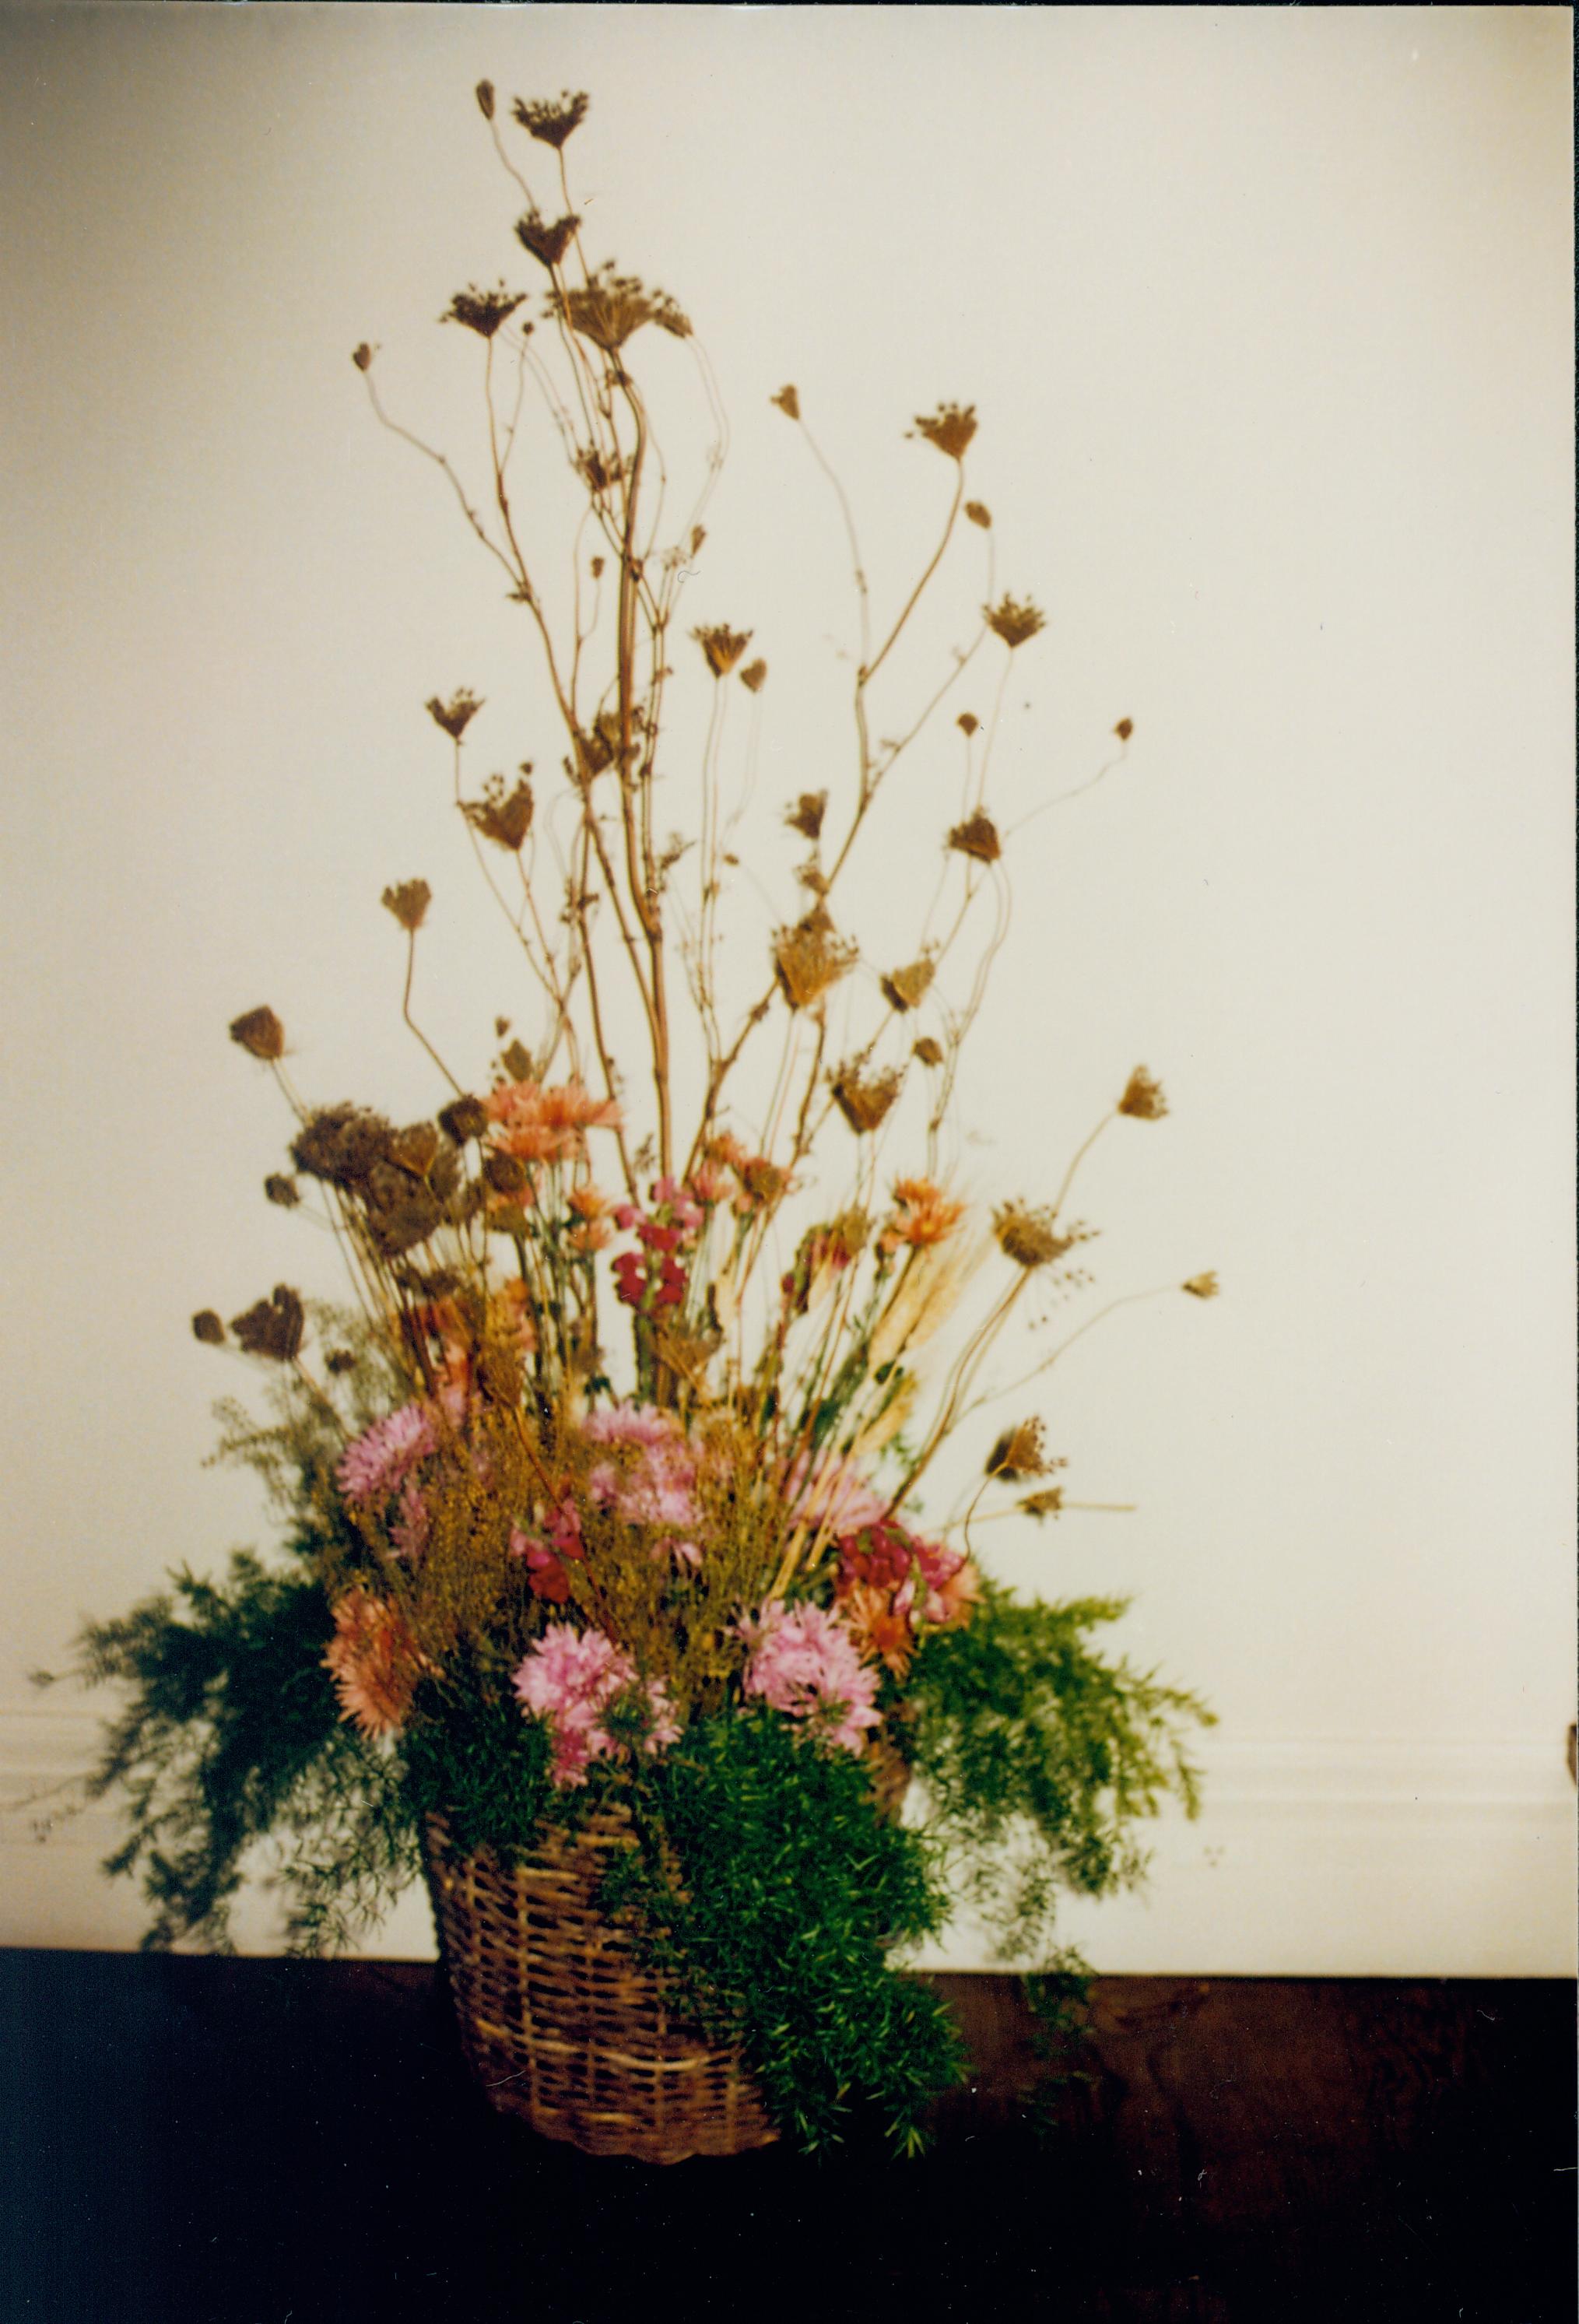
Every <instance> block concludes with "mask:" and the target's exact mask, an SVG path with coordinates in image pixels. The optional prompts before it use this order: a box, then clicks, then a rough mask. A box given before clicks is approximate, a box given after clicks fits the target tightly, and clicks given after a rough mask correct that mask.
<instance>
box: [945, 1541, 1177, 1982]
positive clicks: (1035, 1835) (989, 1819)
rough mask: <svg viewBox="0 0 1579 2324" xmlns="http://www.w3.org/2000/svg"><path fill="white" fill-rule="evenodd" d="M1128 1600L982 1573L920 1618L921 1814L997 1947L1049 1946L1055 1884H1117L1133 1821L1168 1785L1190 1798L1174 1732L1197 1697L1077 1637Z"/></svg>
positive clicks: (1135, 1862) (1114, 1615)
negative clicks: (1053, 1597) (969, 1609)
mask: <svg viewBox="0 0 1579 2324" xmlns="http://www.w3.org/2000/svg"><path fill="white" fill-rule="evenodd" d="M1127 1602H1128V1601H1127V1600H1123V1599H1121V1598H1082V1599H1075V1600H1070V1601H1069V1602H1067V1603H1066V1604H1062V1605H1059V1604H1048V1603H1040V1602H1039V1603H1034V1604H1030V1605H1025V1604H1021V1603H1020V1601H1019V1600H1017V1599H1016V1598H1015V1597H1014V1596H1013V1594H1012V1592H1011V1591H1008V1590H1006V1589H1004V1588H1003V1587H1002V1585H1001V1584H999V1583H996V1582H989V1581H986V1580H985V1579H983V1585H982V1602H981V1603H980V1605H979V1606H978V1608H977V1609H976V1612H975V1616H974V1619H973V1620H972V1621H971V1623H970V1624H969V1626H968V1627H967V1628H963V1629H957V1630H939V1631H935V1632H933V1633H932V1634H931V1635H930V1636H929V1637H928V1639H927V1640H926V1641H925V1643H924V1645H923V1646H922V1647H921V1649H920V1652H919V1654H918V1655H917V1656H916V1659H915V1662H914V1665H912V1668H911V1671H910V1674H909V1676H908V1679H907V1683H906V1690H905V1691H906V1693H907V1695H908V1697H909V1701H910V1712H911V1717H910V1723H909V1743H908V1750H909V1754H910V1759H911V1764H912V1767H913V1770H914V1772H915V1774H916V1775H917V1776H918V1777H919V1780H920V1782H921V1784H922V1785H923V1786H924V1788H925V1792H926V1798H927V1811H928V1821H929V1824H930V1826H931V1828H932V1829H933V1830H935V1831H936V1832H937V1835H938V1837H939V1839H940V1840H942V1841H944V1842H945V1844H946V1846H947V1847H948V1849H949V1851H950V1854H951V1857H952V1858H953V1861H954V1867H955V1872H956V1879H957V1881H958V1884H959V1888H960V1893H961V1894H962V1896H963V1898H964V1900H965V1902H966V1903H967V1904H970V1905H972V1906H973V1907H974V1909H975V1910H976V1911H977V1912H978V1913H980V1914H982V1915H983V1918H984V1919H985V1920H986V1921H987V1922H988V1923H989V1924H990V1925H991V1926H992V1927H993V1929H994V1931H995V1932H996V1934H997V1936H998V1940H999V1944H1000V1947H1001V1950H1002V1957H1003V1958H1004V1959H1006V1960H1030V1961H1032V1962H1035V1963H1039V1964H1045V1963H1046V1962H1047V1961H1048V1960H1051V1961H1054V1962H1057V1960H1059V1959H1061V1958H1062V1957H1061V1956H1059V1955H1058V1953H1057V1947H1056V1943H1055V1940H1054V1934H1053V1932H1054V1924H1055V1921H1056V1916H1057V1899H1058V1896H1059V1895H1060V1894H1061V1893H1064V1892H1067V1891H1074V1892H1076V1893H1077V1894H1079V1895H1087V1896H1101V1895H1107V1894H1109V1893H1110V1892H1111V1891H1113V1890H1114V1889H1117V1888H1121V1887H1124V1886H1130V1885H1131V1884H1132V1883H1133V1882H1134V1881H1135V1880H1137V1879H1138V1878H1139V1877H1140V1874H1141V1872H1142V1870H1143V1869H1144V1865H1145V1858H1144V1856H1143V1854H1142V1852H1141V1851H1140V1848H1139V1847H1138V1845H1137V1843H1136V1839H1135V1827H1136V1825H1137V1824H1138V1823H1139V1822H1140V1821H1143V1820H1145V1819H1148V1818H1150V1817H1152V1816H1155V1815H1156V1814H1157V1813H1158V1812H1159V1810H1160V1808H1161V1806H1162V1804H1163V1803H1164V1801H1165V1800H1166V1799H1167V1798H1168V1797H1169V1796H1172V1797H1174V1798H1177V1800H1178V1801H1179V1802H1180V1803H1182V1805H1183V1806H1184V1809H1185V1812H1186V1813H1187V1814H1189V1815H1194V1814H1195V1813H1196V1808H1197V1804H1198V1775H1197V1772H1196V1767H1195V1766H1194V1764H1193V1762H1192V1761H1191V1759H1190V1757H1189V1755H1188V1753H1187V1749H1186V1748H1185V1742H1184V1737H1185V1734H1186V1732H1187V1730H1188V1729H1191V1728H1194V1727H1209V1726H1211V1725H1213V1724H1214V1720H1213V1717H1212V1714H1211V1712H1210V1711H1207V1710H1206V1708H1205V1705H1204V1704H1203V1703H1202V1702H1201V1701H1200V1700H1199V1698H1198V1697H1197V1696H1196V1695H1193V1694H1189V1693H1187V1692H1184V1691H1183V1690H1182V1689H1180V1688H1178V1687H1172V1686H1166V1685H1164V1684H1163V1683H1161V1682H1160V1681H1159V1680H1158V1679H1157V1678H1156V1677H1155V1676H1153V1675H1152V1674H1150V1673H1146V1672H1138V1671H1135V1670H1133V1669H1132V1668H1131V1665H1129V1664H1128V1663H1127V1662H1125V1661H1122V1660H1114V1661H1104V1660H1103V1657H1102V1656H1101V1655H1099V1654H1097V1653H1096V1652H1094V1649H1093V1648H1092V1647H1091V1646H1090V1645H1089V1644H1088V1643H1087V1634H1088V1633H1089V1632H1091V1631H1092V1630H1094V1629H1096V1628H1101V1627H1103V1626H1104V1625H1106V1624H1108V1623H1111V1622H1115V1621H1117V1620H1118V1619H1119V1618H1120V1616H1121V1615H1122V1613H1123V1612H1124V1611H1125V1609H1126V1605H1127Z"/></svg>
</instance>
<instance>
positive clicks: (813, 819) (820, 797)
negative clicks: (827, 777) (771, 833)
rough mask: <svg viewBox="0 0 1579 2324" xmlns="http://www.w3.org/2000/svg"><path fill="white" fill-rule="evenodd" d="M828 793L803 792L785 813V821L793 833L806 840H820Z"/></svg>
mask: <svg viewBox="0 0 1579 2324" xmlns="http://www.w3.org/2000/svg"><path fill="white" fill-rule="evenodd" d="M827 806H828V795H827V793H826V791H802V792H801V794H800V797H799V798H798V799H797V800H796V802H795V804H794V806H793V807H787V808H786V809H785V811H784V820H785V822H786V824H788V825H789V829H790V830H791V831H798V832H799V833H800V835H801V836H802V837H803V838H806V839H820V838H821V836H822V823H823V817H824V816H825V815H826V813H827Z"/></svg>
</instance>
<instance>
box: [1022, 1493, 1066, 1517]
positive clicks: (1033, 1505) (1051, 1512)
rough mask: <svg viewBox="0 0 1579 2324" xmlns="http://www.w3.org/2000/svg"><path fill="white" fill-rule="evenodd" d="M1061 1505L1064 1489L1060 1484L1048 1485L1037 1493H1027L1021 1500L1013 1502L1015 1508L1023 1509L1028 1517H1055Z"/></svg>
mask: <svg viewBox="0 0 1579 2324" xmlns="http://www.w3.org/2000/svg"><path fill="white" fill-rule="evenodd" d="M1063 1506H1064V1489H1063V1487H1062V1486H1061V1485H1048V1486H1046V1487H1044V1488H1043V1489H1042V1490H1041V1491H1040V1492H1039V1493H1027V1494H1026V1496H1025V1498H1024V1499H1023V1500H1021V1501H1018V1502H1016V1504H1015V1507H1016V1508H1021V1509H1023V1510H1024V1511H1025V1514H1026V1516H1027V1517H1057V1515H1058V1513H1059V1511H1060V1510H1061V1509H1062V1508H1063Z"/></svg>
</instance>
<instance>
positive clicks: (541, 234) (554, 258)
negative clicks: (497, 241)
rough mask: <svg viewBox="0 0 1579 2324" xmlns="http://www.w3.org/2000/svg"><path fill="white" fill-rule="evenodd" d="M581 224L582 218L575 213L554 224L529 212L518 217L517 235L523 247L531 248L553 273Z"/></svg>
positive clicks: (516, 223)
mask: <svg viewBox="0 0 1579 2324" xmlns="http://www.w3.org/2000/svg"><path fill="white" fill-rule="evenodd" d="M580 224H581V220H580V219H579V218H578V217H576V216H575V215H574V213H572V214H570V215H569V216H568V217H562V218H556V219H555V221H554V223H553V225H552V226H549V224H548V223H547V221H546V220H545V219H543V218H540V217H532V216H531V215H530V214H529V215H528V216H527V217H520V218H517V219H516V221H515V236H516V240H517V241H518V242H519V243H520V244H522V248H523V249H526V250H530V251H531V254H532V256H533V257H534V258H535V259H537V260H539V261H540V263H541V264H542V265H544V266H546V267H547V268H548V270H549V273H550V274H551V273H552V272H553V271H554V269H555V267H556V266H558V264H559V261H560V260H561V259H562V258H563V257H564V255H565V253H566V252H567V251H568V249H569V247H570V244H571V243H572V241H573V240H574V239H575V235H576V230H577V226H579V225H580Z"/></svg>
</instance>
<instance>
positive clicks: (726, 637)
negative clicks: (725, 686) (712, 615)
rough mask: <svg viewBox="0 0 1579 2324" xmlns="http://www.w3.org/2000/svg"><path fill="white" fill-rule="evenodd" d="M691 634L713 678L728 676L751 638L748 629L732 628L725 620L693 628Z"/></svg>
mask: <svg viewBox="0 0 1579 2324" xmlns="http://www.w3.org/2000/svg"><path fill="white" fill-rule="evenodd" d="M691 635H692V637H693V638H695V640H696V641H697V644H698V645H699V646H700V647H701V649H702V651H703V652H704V653H705V654H706V657H707V667H708V669H710V670H711V671H712V673H713V675H714V677H715V678H727V677H728V675H729V673H730V671H731V670H732V669H734V665H735V663H736V662H737V661H738V660H739V659H740V657H741V655H742V654H743V652H744V651H745V650H746V648H747V646H748V645H750V643H751V640H752V633H751V632H750V631H749V630H732V629H731V628H730V626H729V624H728V622H714V623H712V624H711V625H710V626H709V627H707V628H706V629H700V630H693V631H692V632H691Z"/></svg>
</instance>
